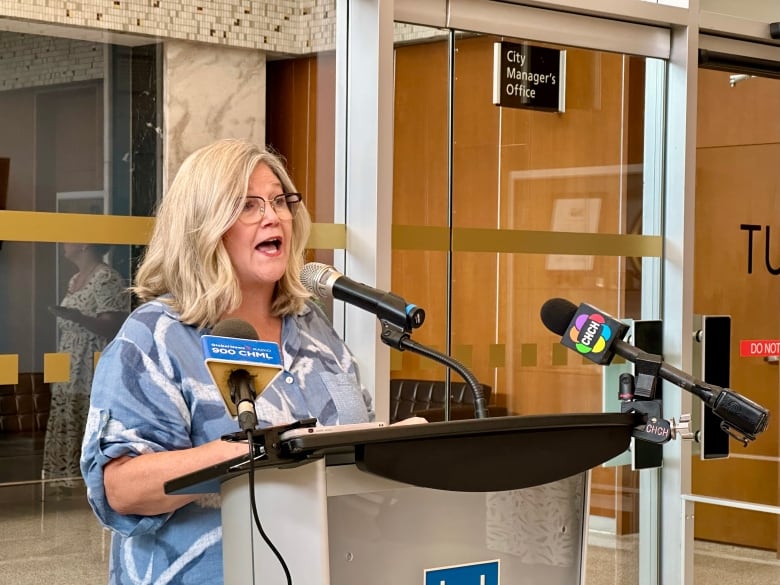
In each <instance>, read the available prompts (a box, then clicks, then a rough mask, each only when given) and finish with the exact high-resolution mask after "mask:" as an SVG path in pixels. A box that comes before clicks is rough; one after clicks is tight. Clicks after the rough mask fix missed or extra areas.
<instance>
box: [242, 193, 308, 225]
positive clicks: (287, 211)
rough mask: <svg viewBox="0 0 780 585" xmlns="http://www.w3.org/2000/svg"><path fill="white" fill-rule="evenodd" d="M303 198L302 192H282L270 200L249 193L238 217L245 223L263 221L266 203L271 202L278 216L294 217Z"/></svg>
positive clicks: (284, 217)
mask: <svg viewBox="0 0 780 585" xmlns="http://www.w3.org/2000/svg"><path fill="white" fill-rule="evenodd" d="M302 199H303V196H302V195H301V194H300V193H282V194H281V195H277V196H276V197H274V198H273V199H271V200H270V201H266V200H265V199H263V198H262V197H258V196H256V195H247V196H246V199H245V200H244V207H243V208H241V214H240V215H239V216H238V219H239V221H240V222H241V223H244V224H253V223H258V222H260V221H262V219H263V217H265V209H266V207H265V206H266V204H269V203H270V204H271V208H272V209H273V210H274V213H275V214H276V217H278V218H279V219H292V218H293V217H295V212H296V211H298V204H299V203H300V202H301V200H302Z"/></svg>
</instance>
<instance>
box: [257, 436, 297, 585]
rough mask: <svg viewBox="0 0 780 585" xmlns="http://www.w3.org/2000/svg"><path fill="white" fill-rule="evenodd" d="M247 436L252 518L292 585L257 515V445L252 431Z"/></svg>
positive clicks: (290, 577) (280, 556) (279, 556)
mask: <svg viewBox="0 0 780 585" xmlns="http://www.w3.org/2000/svg"><path fill="white" fill-rule="evenodd" d="M246 436H247V439H248V440H249V502H250V504H251V508H252V517H253V518H254V519H255V526H257V531H258V532H259V533H260V536H262V537H263V540H264V541H265V544H266V545H268V548H269V549H271V552H272V553H274V555H275V556H276V558H277V559H278V560H279V564H280V565H281V566H282V570H283V571H284V574H285V577H286V578H287V585H292V575H290V569H289V568H288V567H287V563H285V562H284V558H283V557H282V555H281V553H280V552H279V549H277V548H276V547H275V546H274V543H273V542H271V539H270V538H268V535H267V534H266V533H265V530H263V525H262V524H261V523H260V516H259V515H258V513H257V500H256V499H255V445H254V440H253V438H252V431H251V429H250V430H248V431H247V432H246ZM253 562H254V555H253Z"/></svg>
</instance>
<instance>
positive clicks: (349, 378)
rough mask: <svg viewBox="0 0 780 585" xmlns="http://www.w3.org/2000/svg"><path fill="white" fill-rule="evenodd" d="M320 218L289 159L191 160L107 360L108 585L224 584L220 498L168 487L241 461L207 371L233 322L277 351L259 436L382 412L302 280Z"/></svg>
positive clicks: (101, 431) (93, 413) (97, 480)
mask: <svg viewBox="0 0 780 585" xmlns="http://www.w3.org/2000/svg"><path fill="white" fill-rule="evenodd" d="M310 227H311V220H310V218H309V214H308V212H307V211H306V208H305V207H304V206H303V204H302V203H301V196H300V195H299V194H297V193H295V187H294V185H293V184H292V181H291V180H290V178H289V176H288V175H287V173H286V171H285V169H284V167H283V165H282V163H281V162H280V160H279V159H278V158H277V157H276V156H274V155H273V154H272V153H269V152H267V151H265V150H262V149H260V148H258V147H256V146H254V145H252V144H249V143H247V142H244V141H240V140H222V141H219V142H216V143H214V144H212V145H210V146H207V147H205V148H202V149H200V150H198V151H197V152H195V153H193V154H192V155H191V156H190V157H188V158H187V160H185V161H184V163H183V164H182V167H181V169H180V170H179V173H178V174H177V176H176V178H175V179H174V181H173V183H172V184H171V187H170V190H169V191H168V194H167V195H166V196H165V197H164V198H163V201H162V204H161V206H160V208H159V210H158V213H157V220H156V223H155V228H154V233H153V234H152V238H151V241H150V243H149V247H148V249H147V252H146V255H145V257H144V260H143V262H142V265H141V267H140V268H139V270H138V275H137V280H136V284H135V287H134V291H135V292H136V294H137V295H138V296H139V297H140V298H141V300H143V301H147V302H146V303H144V304H143V305H141V306H140V307H139V308H138V309H136V310H135V311H134V312H133V313H132V314H131V315H130V317H129V318H128V319H127V321H126V322H125V324H124V325H123V327H122V329H121V331H120V332H119V334H118V335H117V337H116V339H115V340H114V341H113V342H112V343H111V344H110V345H109V346H108V347H107V348H106V350H105V351H104V352H103V354H102V357H101V359H100V362H99V365H98V368H97V371H96V373H95V381H94V384H93V394H92V402H91V409H90V415H89V421H88V425H87V433H86V436H85V440H84V445H83V452H82V472H83V474H84V477H85V479H86V482H87V487H88V497H89V500H90V503H91V505H92V507H93V509H94V511H95V513H96V514H97V516H98V517H99V518H100V520H101V521H102V522H103V523H104V524H105V525H106V526H109V527H111V528H112V529H113V530H114V537H113V542H112V553H111V563H110V565H111V566H110V580H109V581H110V583H111V584H124V583H131V582H132V583H135V582H137V581H138V580H139V579H140V580H142V581H143V582H146V583H158V582H166V583H167V582H176V583H189V582H197V583H210V584H219V583H222V580H223V579H222V548H221V536H222V534H221V524H220V511H219V504H218V502H215V501H214V498H213V497H211V498H209V497H202V496H201V497H199V496H197V495H186V496H185V495H177V496H169V495H166V494H165V493H164V488H163V486H164V483H165V482H166V481H168V480H171V479H173V478H176V477H179V476H181V475H184V474H186V473H188V472H192V471H195V470H198V469H201V468H204V467H207V466H209V465H212V464H214V463H218V462H221V461H224V460H226V459H230V458H233V457H237V456H239V455H243V454H245V453H246V450H247V447H246V445H242V444H240V443H229V442H225V441H221V440H219V438H220V437H221V436H223V435H225V434H229V433H233V432H235V431H237V430H238V424H237V422H236V418H235V417H231V416H230V414H229V412H228V410H227V408H226V406H225V404H224V402H223V400H222V397H221V394H220V392H219V390H218V389H217V388H216V386H215V385H214V384H213V382H212V380H211V379H210V377H209V373H208V371H207V369H206V367H205V365H204V363H203V354H202V350H201V339H200V338H201V336H202V335H204V334H207V333H209V332H210V330H211V328H212V327H214V325H215V324H216V323H218V322H220V321H222V320H223V319H226V318H231V317H235V318H240V319H243V320H244V321H246V322H248V323H249V324H251V325H252V326H253V327H254V328H255V329H256V330H257V333H258V334H259V337H260V339H262V340H264V341H274V342H276V343H278V344H280V348H281V353H282V359H283V362H284V363H283V365H284V369H285V371H284V372H283V373H282V375H281V376H279V377H277V378H276V380H275V381H274V382H273V383H272V384H271V385H270V386H269V387H268V388H267V389H266V390H265V391H264V392H263V393H262V394H261V395H260V397H258V398H257V400H256V401H255V406H256V410H257V418H258V421H259V425H260V426H268V425H277V424H282V423H286V422H291V421H294V420H300V419H305V418H310V417H316V418H317V419H318V421H319V423H320V424H323V425H333V424H343V423H356V422H366V421H369V420H371V419H372V418H373V411H372V410H371V407H370V400H369V397H368V394H367V393H366V392H365V391H364V389H363V388H362V387H361V385H360V383H359V380H358V373H357V369H356V365H355V362H354V359H353V357H352V355H351V354H350V353H349V351H348V350H347V348H346V346H345V345H344V344H343V342H342V341H341V340H340V339H339V337H338V336H337V335H336V333H335V331H334V330H333V328H332V327H331V326H330V324H329V322H328V321H327V319H326V317H325V316H324V314H323V313H322V312H321V310H319V309H318V308H317V307H316V305H314V304H313V303H312V302H311V301H309V300H308V296H309V295H308V293H307V292H306V290H305V289H304V288H303V286H302V285H301V283H300V281H299V273H300V268H301V266H302V263H303V261H304V260H303V251H304V246H305V244H306V241H307V238H308V235H309V230H310Z"/></svg>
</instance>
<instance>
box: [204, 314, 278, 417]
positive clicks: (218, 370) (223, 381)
mask: <svg viewBox="0 0 780 585" xmlns="http://www.w3.org/2000/svg"><path fill="white" fill-rule="evenodd" d="M201 343H202V345H203V354H204V356H205V360H204V361H205V364H206V367H207V368H208V370H209V374H210V375H211V379H212V380H213V381H214V384H216V386H217V388H219V392H220V394H222V400H223V401H224V402H225V406H226V407H227V409H228V411H229V412H230V414H231V415H233V416H237V417H238V424H239V427H240V428H241V430H242V431H244V432H246V431H251V430H253V429H254V428H255V427H256V426H257V414H256V413H255V397H256V396H257V395H258V393H257V392H256V391H255V389H256V388H260V393H262V392H263V390H265V389H266V388H267V387H268V385H269V384H270V383H271V382H273V380H274V378H276V377H277V376H278V375H279V374H280V373H281V371H282V369H283V368H282V360H281V358H280V355H279V346H278V345H277V344H276V343H272V342H268V341H260V340H259V339H258V335H257V331H255V328H254V327H252V326H251V325H250V324H249V323H247V322H246V321H244V320H242V319H225V320H224V321H220V322H219V323H217V324H216V325H215V326H214V329H212V334H211V335H204V336H203V337H202V338H201Z"/></svg>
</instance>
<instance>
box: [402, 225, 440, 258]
mask: <svg viewBox="0 0 780 585" xmlns="http://www.w3.org/2000/svg"><path fill="white" fill-rule="evenodd" d="M392 238H393V239H392V248H393V250H421V251H427V252H433V251H439V252H446V251H448V250H449V249H450V230H449V228H447V227H435V226H417V225H394V226H393V231H392Z"/></svg>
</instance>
